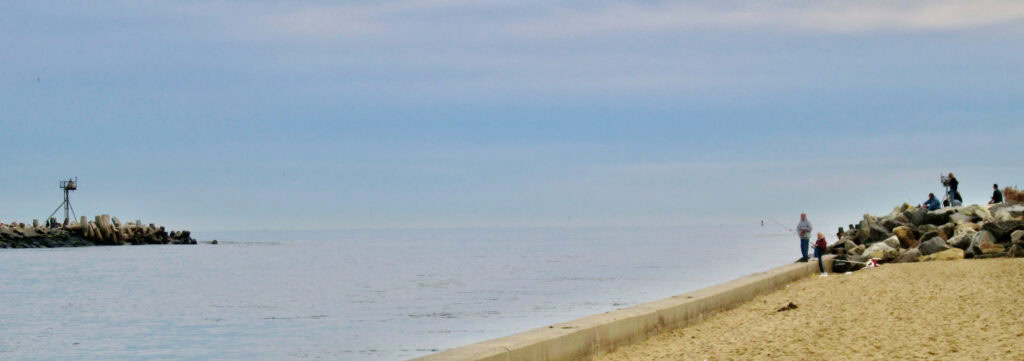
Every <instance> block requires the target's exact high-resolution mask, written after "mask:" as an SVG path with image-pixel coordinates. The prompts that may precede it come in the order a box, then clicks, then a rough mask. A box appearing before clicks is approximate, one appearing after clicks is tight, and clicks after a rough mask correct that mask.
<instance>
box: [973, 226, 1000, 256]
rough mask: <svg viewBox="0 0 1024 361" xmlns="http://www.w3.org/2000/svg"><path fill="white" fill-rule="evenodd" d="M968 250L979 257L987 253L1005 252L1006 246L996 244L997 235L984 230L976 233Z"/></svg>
mask: <svg viewBox="0 0 1024 361" xmlns="http://www.w3.org/2000/svg"><path fill="white" fill-rule="evenodd" d="M967 251H968V252H969V253H970V254H971V255H972V256H974V257H979V256H981V255H985V254H993V253H999V252H1004V251H1006V248H1004V247H1003V246H1000V245H998V244H996V237H995V236H993V235H992V232H989V231H986V230H982V231H980V232H978V233H975V234H974V238H973V239H972V240H971V246H970V247H968V249H967Z"/></svg>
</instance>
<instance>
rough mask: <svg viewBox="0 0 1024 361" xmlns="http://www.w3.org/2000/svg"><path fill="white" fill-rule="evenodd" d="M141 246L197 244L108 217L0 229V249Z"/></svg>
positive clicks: (182, 234)
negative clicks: (61, 224)
mask: <svg viewBox="0 0 1024 361" xmlns="http://www.w3.org/2000/svg"><path fill="white" fill-rule="evenodd" d="M142 244H196V240H195V239H193V238H192V237H191V232H189V231H171V232H168V231H167V230H166V229H165V228H164V226H157V225H155V224H153V223H150V224H148V225H144V224H142V222H141V221H135V222H129V223H121V221H120V220H118V219H117V217H111V216H110V215H106V214H103V215H99V216H96V218H95V220H93V221H87V220H86V217H85V216H82V217H81V218H80V219H79V220H78V221H77V222H72V223H70V224H68V225H64V226H45V225H40V224H39V221H38V220H34V221H32V224H31V225H25V224H24V223H11V224H10V225H6V224H4V225H0V248H54V247H84V246H118V245H142Z"/></svg>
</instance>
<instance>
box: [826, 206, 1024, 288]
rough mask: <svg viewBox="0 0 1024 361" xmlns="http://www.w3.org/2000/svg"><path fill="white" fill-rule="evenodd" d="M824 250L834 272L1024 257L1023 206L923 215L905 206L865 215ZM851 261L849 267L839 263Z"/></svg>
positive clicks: (955, 209)
mask: <svg viewBox="0 0 1024 361" xmlns="http://www.w3.org/2000/svg"><path fill="white" fill-rule="evenodd" d="M848 229H849V230H848V231H846V232H842V229H840V231H841V232H842V235H841V236H840V237H839V240H838V241H836V242H835V243H833V244H831V245H829V246H828V253H832V254H835V255H836V263H835V267H834V269H833V271H834V272H845V271H847V270H850V271H852V270H857V269H859V268H863V267H864V263H866V262H867V261H868V260H869V259H874V260H875V261H876V262H878V263H885V262H897V263H899V262H919V261H932V260H953V259H963V258H993V257H1024V204H1021V203H1016V204H1012V203H1002V204H994V205H970V206H964V207H947V208H941V209H937V210H934V211H928V210H926V209H924V208H921V207H914V206H911V205H909V204H906V203H904V204H903V205H900V206H898V207H895V208H894V209H893V210H892V212H890V213H889V214H887V215H884V216H873V215H870V214H865V215H864V218H863V219H862V220H861V221H860V222H858V223H856V224H850V225H849V228H848ZM844 261H851V262H844Z"/></svg>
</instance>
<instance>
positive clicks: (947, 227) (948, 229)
mask: <svg viewBox="0 0 1024 361" xmlns="http://www.w3.org/2000/svg"><path fill="white" fill-rule="evenodd" d="M955 231H956V225H955V224H953V223H946V224H943V225H942V226H939V232H940V234H941V235H940V237H942V239H949V236H953V235H955V234H954V232H955ZM922 239H927V238H922Z"/></svg>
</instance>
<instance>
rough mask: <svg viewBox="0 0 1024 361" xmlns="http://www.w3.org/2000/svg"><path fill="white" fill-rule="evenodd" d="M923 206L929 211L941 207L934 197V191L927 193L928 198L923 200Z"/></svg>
mask: <svg viewBox="0 0 1024 361" xmlns="http://www.w3.org/2000/svg"><path fill="white" fill-rule="evenodd" d="M924 207H925V208H928V210H929V211H934V210H936V209H939V208H941V207H942V205H941V204H939V200H938V199H937V198H935V193H928V200H927V201H925V202H924Z"/></svg>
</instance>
